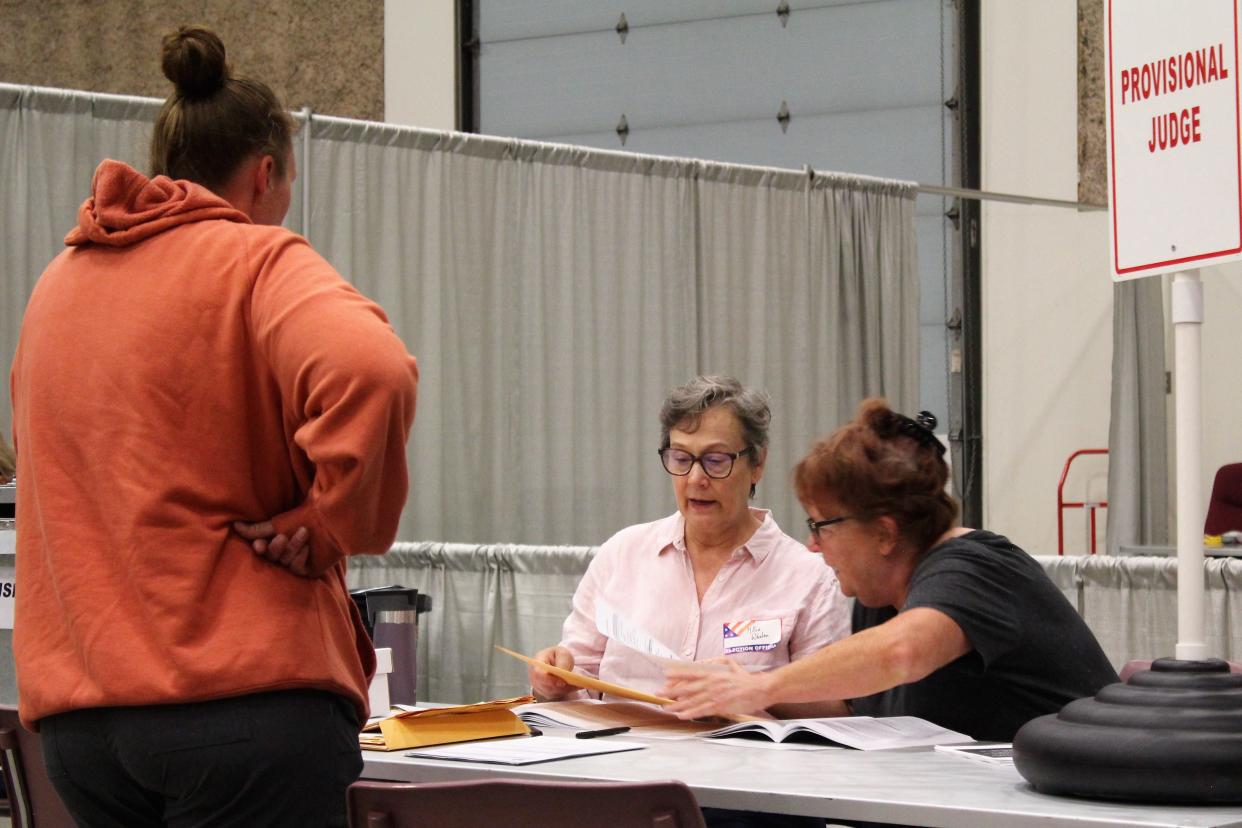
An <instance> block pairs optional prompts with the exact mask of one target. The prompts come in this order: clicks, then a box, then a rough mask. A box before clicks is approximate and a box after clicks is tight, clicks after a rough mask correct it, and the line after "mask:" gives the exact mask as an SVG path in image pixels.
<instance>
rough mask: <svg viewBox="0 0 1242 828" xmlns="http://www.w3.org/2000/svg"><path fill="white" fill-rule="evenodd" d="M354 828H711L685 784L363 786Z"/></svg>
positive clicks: (356, 797) (353, 811)
mask: <svg viewBox="0 0 1242 828" xmlns="http://www.w3.org/2000/svg"><path fill="white" fill-rule="evenodd" d="M348 797H349V826H350V828H433V826H434V828H477V827H478V826H480V825H496V826H506V828H590V827H591V826H600V828H604V826H607V828H704V824H703V814H702V813H701V812H700V811H699V806H698V804H697V803H696V802H695V799H694V794H693V793H691V792H690V789H689V788H687V787H686V786H685V785H684V784H683V783H681V782H544V781H538V782H536V781H526V780H521V779H495V780H488V781H483V782H426V783H405V782H355V783H354V784H353V785H350V786H349V794H348Z"/></svg>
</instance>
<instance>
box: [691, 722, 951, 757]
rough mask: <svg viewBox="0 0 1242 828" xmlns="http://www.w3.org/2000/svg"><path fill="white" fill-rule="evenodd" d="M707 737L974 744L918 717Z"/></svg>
mask: <svg viewBox="0 0 1242 828" xmlns="http://www.w3.org/2000/svg"><path fill="white" fill-rule="evenodd" d="M703 736H704V738H707V739H730V740H733V739H735V738H736V737H759V738H766V739H769V740H771V741H773V742H798V741H808V740H809V741H815V740H823V741H826V742H829V743H831V744H837V745H844V746H845V747H850V748H855V749H857V750H888V749H891V748H906V747H931V746H932V745H954V744H963V743H965V742H973V741H974V739H972V738H971V737H969V736H967V735H966V734H964V733H958V732H956V731H953V730H948V729H947V728H943V727H941V726H940V725H938V724H934V723H932V722H929V721H927V720H926V719H920V718H918V717H916V716H886V717H881V718H872V717H871V716H841V717H833V718H825V719H787V720H784V721H779V720H774V721H754V722H742V723H741V724H734V725H729V726H728V727H722V728H720V729H719V730H713V731H712V732H710V733H704V734H703Z"/></svg>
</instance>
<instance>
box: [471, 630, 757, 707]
mask: <svg viewBox="0 0 1242 828" xmlns="http://www.w3.org/2000/svg"><path fill="white" fill-rule="evenodd" d="M493 646H495V647H496V649H497V650H500V651H501V652H502V653H504V654H505V655H511V656H513V657H514V658H516V659H517V660H519V661H525V662H526V663H527V664H529V665H531V666H532V667H535V668H537V669H539V670H543V671H544V672H545V673H551V674H552V675H554V676H558V677H559V678H561V679H563V680H564V681H565V683H566V684H572V685H573V686H574V687H581V688H583V689H584V690H595V691H597V692H600V693H609V694H611V695H613V696H620V697H621V698H623V699H634V700H635V701H640V702H647V703H648V704H659V705H665V704H672V703H673V700H672V699H666V698H664V697H663V696H653V695H651V694H650V693H644V692H642V691H641V690H634V689H632V688H629V687H626V686H624V685H621V684H613V683H612V682H611V681H600V680H599V679H597V678H591V677H590V676H584V675H582V674H581V673H575V672H573V671H572V670H565V669H563V668H561V667H553V666H552V665H551V664H545V663H543V662H542V661H536V660H535V659H533V658H531V657H530V656H525V655H522V654H521V653H515V652H513V650H507V649H505V648H504V647H501V646H500V645H499V644H495V645H493ZM717 718H721V719H725V720H727V721H731V722H757V721H761V720H762V719H765V718H768V719H770V718H771V716H766V715H765V716H751V715H748V714H745V713H728V714H725V715H723V716H719V717H717Z"/></svg>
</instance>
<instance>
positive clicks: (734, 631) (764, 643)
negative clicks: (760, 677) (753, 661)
mask: <svg viewBox="0 0 1242 828" xmlns="http://www.w3.org/2000/svg"><path fill="white" fill-rule="evenodd" d="M780 643H781V619H779V618H764V619H762V620H757V619H753V618H752V619H750V620H748V621H729V622H727V623H726V624H725V625H724V654H725V655H733V654H734V653H759V652H764V651H765V650H775V649H776V645H777V644H780Z"/></svg>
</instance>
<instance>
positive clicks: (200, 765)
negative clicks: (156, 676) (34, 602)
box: [39, 690, 362, 828]
mask: <svg viewBox="0 0 1242 828" xmlns="http://www.w3.org/2000/svg"><path fill="white" fill-rule="evenodd" d="M358 726H359V723H358V719H357V713H356V712H355V711H354V708H353V706H352V705H351V704H350V703H349V702H348V701H346V700H345V699H344V698H342V697H340V696H337V695H335V694H332V693H326V692H322V691H318V690H285V691H279V692H273V693H259V694H255V695H251V696H239V697H237V698H232V699H220V700H217V701H209V702H198V703H194V704H170V705H152V706H147V707H107V708H95V709H90V710H76V711H72V712H69V713H61V714H59V715H56V716H48V717H47V718H45V719H43V720H41V721H40V722H39V727H40V731H41V733H42V741H43V754H44V759H45V761H46V763H47V771H48V775H49V776H50V777H51V778H52V783H53V784H54V785H55V786H56V790H57V792H58V793H59V794H60V797H61V799H63V800H64V802H65V805H66V807H68V809H69V812H70V813H71V814H72V815H73V816H74V818H75V819H76V820H77V821H78V824H79V825H82V826H90V828H96V826H98V828H145V826H165V825H166V826H170V828H191V826H239V827H240V826H246V828H253V826H289V828H312V826H344V825H345V824H346V823H345V789H346V788H348V787H349V785H350V783H351V782H353V781H354V780H355V779H357V778H358V775H359V774H360V773H361V772H362V754H361V752H360V751H359V749H358Z"/></svg>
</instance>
